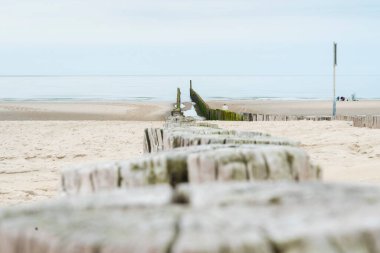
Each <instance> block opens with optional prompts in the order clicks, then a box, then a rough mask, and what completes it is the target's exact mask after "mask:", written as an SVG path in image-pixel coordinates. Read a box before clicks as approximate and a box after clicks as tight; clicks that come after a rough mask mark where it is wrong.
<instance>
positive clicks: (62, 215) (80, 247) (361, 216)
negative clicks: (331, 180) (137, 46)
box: [0, 182, 380, 253]
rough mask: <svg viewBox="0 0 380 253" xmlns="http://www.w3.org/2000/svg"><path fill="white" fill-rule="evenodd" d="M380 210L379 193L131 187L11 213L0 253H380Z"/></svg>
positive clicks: (0, 232)
mask: <svg viewBox="0 0 380 253" xmlns="http://www.w3.org/2000/svg"><path fill="white" fill-rule="evenodd" d="M358 207H360V208H358ZM379 210H380V190H379V188H378V187H375V186H372V187H371V186H363V185H361V186H350V185H344V184H337V185H334V184H321V183H302V184H296V183H291V182H276V183H273V182H258V183H231V182H225V183H206V184H187V185H181V186H179V187H177V188H175V189H172V188H170V187H167V186H165V185H161V186H155V187H144V188H128V189H125V190H123V191H118V192H109V193H104V194H94V195H88V196H72V197H70V198H61V199H59V200H56V201H50V202H48V203H45V204H39V205H34V206H29V207H18V208H9V209H5V210H2V211H0V252H1V253H21V252H22V253H48V252H49V253H94V252H97V253H122V252H133V253H140V252H162V253H164V252H168V253H186V252H193V253H201V252H209V253H221V252H262V253H279V252H281V253H291V252H303V253H315V252H329V253H342V252H345V253H348V252H380V244H379V242H378V240H379V239H378V238H379V236H378V235H379V231H380V222H379V215H378V211H379Z"/></svg>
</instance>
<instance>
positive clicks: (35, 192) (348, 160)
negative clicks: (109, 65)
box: [0, 101, 380, 206]
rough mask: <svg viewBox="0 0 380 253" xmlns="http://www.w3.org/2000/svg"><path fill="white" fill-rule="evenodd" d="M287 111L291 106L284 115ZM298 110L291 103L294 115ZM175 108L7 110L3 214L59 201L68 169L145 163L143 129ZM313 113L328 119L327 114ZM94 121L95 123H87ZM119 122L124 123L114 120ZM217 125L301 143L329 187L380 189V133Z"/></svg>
mask: <svg viewBox="0 0 380 253" xmlns="http://www.w3.org/2000/svg"><path fill="white" fill-rule="evenodd" d="M236 103H237V104H238V103H241V102H236ZM362 103H363V106H364V105H368V104H367V103H364V102H358V103H355V106H356V105H361V104H362ZM371 103H374V102H371ZM371 103H369V104H371ZM5 104H6V105H5ZM228 104H229V105H230V104H231V102H230V101H229V102H228ZM273 104H279V103H278V102H277V101H276V102H273ZM347 104H351V103H350V102H347ZM352 104H353V103H352ZM371 105H372V106H374V105H373V104H371ZM252 106H253V104H252ZM284 106H286V102H282V105H281V108H283V107H284ZM293 106H294V103H293V102H289V105H288V107H289V108H291V107H293ZM170 107H171V105H170V103H158V104H155V103H147V104H144V103H142V102H141V103H140V102H138V103H130V104H128V105H127V104H125V103H124V104H123V103H116V104H114V103H103V102H102V103H94V102H92V103H87V102H86V103H67V102H65V103H54V105H51V104H49V103H41V102H39V103H2V104H1V105H0V108H1V112H0V117H1V121H0V140H1V142H0V154H1V156H0V206H4V205H14V204H19V203H23V202H29V201H36V200H41V199H46V198H51V197H53V196H56V194H58V193H59V191H58V190H59V178H60V169H61V168H62V167H64V166H70V165H74V164H79V163H94V162H99V161H107V160H115V159H130V158H134V157H138V156H141V155H142V140H143V139H142V134H143V129H144V128H147V127H160V126H162V125H163V123H164V122H163V121H159V119H162V118H164V117H165V115H166V114H167V113H168V111H169V110H170ZM268 108H273V106H272V107H271V106H268ZM359 109H360V108H359V107H358V108H357V109H355V110H357V111H359ZM367 109H368V107H365V109H360V110H367ZM268 110H269V109H268ZM302 110H305V109H304V108H303V107H302V106H301V107H299V108H298V112H300V111H302ZM315 110H317V112H319V113H321V114H322V113H323V112H324V111H323V110H324V109H323V108H322V107H321V109H318V108H316V109H315ZM295 111H297V110H295ZM90 112H91V113H90ZM132 112H133V113H132ZM268 112H269V111H268ZM372 112H374V113H375V112H376V108H375V107H373V111H372ZM82 116H83V118H81V117H82ZM90 116H91V117H94V118H91V119H92V120H89V118H88V117H90ZM44 117H46V118H44ZM99 117H100V118H99ZM119 117H120V118H122V119H123V120H119V121H117V120H115V119H118V118H119ZM27 119H29V120H27ZM53 119H60V120H53ZM97 119H98V120H97ZM108 119H113V120H108ZM128 119H133V120H132V121H130V120H128ZM216 123H217V124H218V125H219V126H220V127H222V128H228V129H235V130H245V131H260V132H266V133H269V134H272V135H275V136H281V137H285V138H288V139H291V140H297V141H299V142H301V143H302V144H301V145H302V147H303V148H305V150H306V151H307V152H308V153H309V154H310V156H311V158H312V160H313V161H314V162H315V163H317V164H319V165H321V167H322V168H323V171H324V173H323V179H324V180H325V181H335V182H363V183H376V184H378V183H380V171H379V168H380V142H379V141H378V140H380V129H367V128H355V127H352V126H351V122H344V121H332V122H312V121H289V122H216Z"/></svg>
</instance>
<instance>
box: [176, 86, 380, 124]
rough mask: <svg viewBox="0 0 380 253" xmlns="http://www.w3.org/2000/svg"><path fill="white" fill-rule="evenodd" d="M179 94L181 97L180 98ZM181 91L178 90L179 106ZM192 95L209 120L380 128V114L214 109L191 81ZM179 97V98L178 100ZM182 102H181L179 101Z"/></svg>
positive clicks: (199, 112) (199, 109) (197, 107)
mask: <svg viewBox="0 0 380 253" xmlns="http://www.w3.org/2000/svg"><path fill="white" fill-rule="evenodd" d="M178 96H179V98H178ZM180 96H181V93H180V91H179V89H178V92H177V108H178V101H180ZM190 97H191V100H192V101H193V102H194V103H195V106H196V110H197V113H198V114H200V116H202V117H204V118H205V119H207V120H227V121H292V120H312V121H331V120H343V121H352V122H353V126H355V127H368V128H378V129H380V116H373V115H371V116H366V115H364V116H360V115H359V116H351V115H337V116H335V117H331V116H300V115H274V114H257V113H236V112H232V111H228V110H221V109H213V108H210V106H209V105H208V104H207V103H206V102H205V101H204V100H203V98H202V97H201V96H200V95H199V94H198V93H197V92H196V91H195V90H194V89H193V87H192V83H191V81H190ZM178 99H179V100H178ZM179 103H180V102H179Z"/></svg>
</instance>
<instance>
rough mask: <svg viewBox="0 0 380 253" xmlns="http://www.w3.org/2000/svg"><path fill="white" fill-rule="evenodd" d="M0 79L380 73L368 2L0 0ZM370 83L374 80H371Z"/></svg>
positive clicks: (379, 37) (376, 21)
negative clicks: (334, 64)
mask: <svg viewBox="0 0 380 253" xmlns="http://www.w3.org/2000/svg"><path fill="white" fill-rule="evenodd" d="M0 6H1V7H0V75H28V74H31V75H39V74H42V75H55V74H59V75H66V74H68V75H70V74H72V75H80V74H174V75H176V74H184V75H193V74H198V75H201V74H215V75H218V74H224V75H233V74H284V75H293V74H296V75H309V74H315V75H319V74H322V75H329V74H331V67H332V43H333V41H337V42H338V47H339V58H338V61H339V62H338V64H339V66H338V73H339V75H367V74H371V75H380V71H379V63H380V50H379V46H380V29H379V27H380V2H379V1H378V0H357V1H354V0H308V1H305V0H265V1H264V0H181V1H179V0H139V1H129V0H107V1H104V0H0ZM371 85H374V84H371Z"/></svg>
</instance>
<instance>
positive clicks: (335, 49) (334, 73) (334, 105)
mask: <svg viewBox="0 0 380 253" xmlns="http://www.w3.org/2000/svg"><path fill="white" fill-rule="evenodd" d="M336 65H337V44H336V43H335V42H334V70H333V71H334V72H333V113H332V115H333V117H335V116H336V92H335V90H336Z"/></svg>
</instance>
